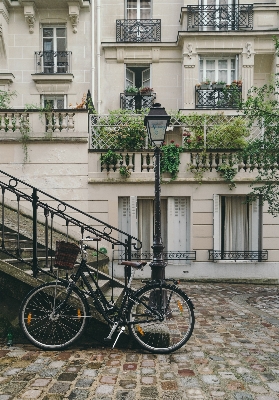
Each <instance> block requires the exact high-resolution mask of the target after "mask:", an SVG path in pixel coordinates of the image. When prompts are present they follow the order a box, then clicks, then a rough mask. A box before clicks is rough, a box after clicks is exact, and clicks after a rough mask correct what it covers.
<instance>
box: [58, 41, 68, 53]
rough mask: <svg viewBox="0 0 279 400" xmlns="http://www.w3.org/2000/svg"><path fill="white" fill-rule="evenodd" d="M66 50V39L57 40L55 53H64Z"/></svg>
mask: <svg viewBox="0 0 279 400" xmlns="http://www.w3.org/2000/svg"><path fill="white" fill-rule="evenodd" d="M65 50H66V39H65V38H59V39H57V51H65Z"/></svg>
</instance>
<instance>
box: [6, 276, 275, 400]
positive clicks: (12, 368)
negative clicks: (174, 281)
mask: <svg viewBox="0 0 279 400" xmlns="http://www.w3.org/2000/svg"><path fill="white" fill-rule="evenodd" d="M181 286H182V287H183V289H184V290H185V291H186V292H187V293H188V295H189V296H190V297H191V298H192V300H193V302H194V304H195V315H196V325H195V329H194V333H193V335H192V337H191V339H190V341H189V342H188V343H187V344H186V345H185V346H184V347H183V348H182V349H180V350H178V351H176V352H175V353H173V354H171V355H152V354H149V353H146V352H143V351H141V350H131V349H130V350H125V349H123V348H116V349H114V350H111V349H110V348H108V347H101V345H100V344H99V345H98V344H95V345H91V346H88V347H83V348H81V347H78V346H72V347H71V348H70V349H68V350H65V351H61V352H44V351H41V350H39V349H36V348H35V347H33V346H31V345H27V344H15V345H14V347H10V348H9V347H5V346H4V345H2V346H1V347H0V400H10V399H16V400H24V399H43V400H52V399H53V400H59V399H79V400H82V399H98V400H99V399H106V400H112V399H117V400H124V399H125V400H126V399H127V400H137V399H144V400H147V399H153V400H154V399H164V400H171V399H175V400H184V399H185V400H188V399H189V400H191V399H215V400H219V399H222V400H223V399H224V400H253V399H254V400H275V399H279V297H278V291H277V287H276V286H267V285H261V286H260V285H248V284H246V285H229V284H193V283H189V284H186V283H183V284H181Z"/></svg>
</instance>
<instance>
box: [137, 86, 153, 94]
mask: <svg viewBox="0 0 279 400" xmlns="http://www.w3.org/2000/svg"><path fill="white" fill-rule="evenodd" d="M139 91H140V94H141V95H142V96H150V95H151V94H152V92H153V88H151V87H148V86H145V87H141V88H140V90H139Z"/></svg>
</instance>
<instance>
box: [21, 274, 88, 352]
mask: <svg viewBox="0 0 279 400" xmlns="http://www.w3.org/2000/svg"><path fill="white" fill-rule="evenodd" d="M67 287H68V285H67V284H66V283H65V284H63V283H60V282H59V283H56V282H51V283H46V284H43V285H41V286H38V287H36V288H34V289H33V290H31V291H30V292H29V293H28V294H27V296H26V297H25V298H24V300H23V301H22V303H21V306H20V311H19V323H20V326H21V328H22V330H23V332H24V334H25V336H26V337H27V339H28V340H29V341H30V342H31V343H33V344H34V345H35V346H37V347H39V348H41V349H44V350H62V349H65V348H66V347H68V346H70V345H71V344H73V343H74V342H75V341H76V340H77V339H78V338H79V337H80V336H81V335H82V333H83V331H84V330H85V328H86V325H87V320H88V318H87V317H88V316H89V306H88V303H87V301H86V299H85V297H84V296H83V295H82V294H81V293H80V292H79V291H78V290H77V289H76V288H73V289H72V292H71V294H70V296H69V298H68V300H67V302H66V303H65V305H63V307H62V308H61V310H60V312H59V313H58V314H57V315H56V316H53V309H54V307H57V306H59V305H60V304H61V303H62V301H63V300H64V299H65V297H66V296H67Z"/></svg>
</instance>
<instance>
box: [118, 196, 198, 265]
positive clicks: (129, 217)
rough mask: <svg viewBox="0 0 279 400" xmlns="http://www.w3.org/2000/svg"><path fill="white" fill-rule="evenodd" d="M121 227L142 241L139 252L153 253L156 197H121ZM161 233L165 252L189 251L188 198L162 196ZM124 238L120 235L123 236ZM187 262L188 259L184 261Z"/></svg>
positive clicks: (119, 218)
mask: <svg viewBox="0 0 279 400" xmlns="http://www.w3.org/2000/svg"><path fill="white" fill-rule="evenodd" d="M118 221H119V225H118V226H119V229H121V230H122V231H125V232H127V233H129V234H131V235H133V236H135V237H138V238H139V239H140V240H141V241H142V249H141V250H140V252H145V253H150V254H152V249H151V246H152V245H153V235H154V200H153V199H149V198H137V197H135V196H131V197H119V215H118ZM161 234H162V241H163V245H164V252H170V251H173V252H175V251H181V252H185V251H189V248H190V240H189V238H190V231H189V198H187V197H168V198H164V199H161ZM123 239H124V238H120V240H123ZM184 263H185V261H184Z"/></svg>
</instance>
